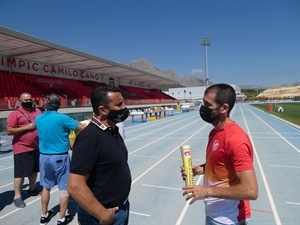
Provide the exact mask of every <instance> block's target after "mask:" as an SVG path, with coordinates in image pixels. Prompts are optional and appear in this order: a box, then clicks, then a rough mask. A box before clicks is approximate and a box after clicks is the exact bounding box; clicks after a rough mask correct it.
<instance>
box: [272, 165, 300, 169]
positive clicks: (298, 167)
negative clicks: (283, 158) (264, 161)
mask: <svg viewBox="0 0 300 225" xmlns="http://www.w3.org/2000/svg"><path fill="white" fill-rule="evenodd" d="M269 166H273V167H283V168H293V169H300V166H282V165H269Z"/></svg>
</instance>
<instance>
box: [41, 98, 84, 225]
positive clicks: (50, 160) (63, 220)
mask: <svg viewBox="0 0 300 225" xmlns="http://www.w3.org/2000/svg"><path fill="white" fill-rule="evenodd" d="M45 101H46V109H47V110H46V111H45V112H44V113H42V114H40V116H38V117H37V118H36V128H37V131H38V137H39V150H40V184H41V186H43V190H42V194H41V205H42V216H41V219H40V224H41V225H43V224H47V223H48V222H49V221H50V220H51V218H52V217H53V215H54V212H53V210H48V204H49V201H50V190H51V188H53V187H54V186H55V185H58V189H59V190H60V215H59V220H58V222H57V224H58V225H65V224H68V223H70V222H71V221H72V219H73V216H72V215H66V211H67V207H68V203H69V194H68V191H67V188H68V178H69V168H70V156H69V153H68V152H69V133H70V131H71V130H83V129H84V125H82V124H80V123H79V122H77V121H75V120H74V119H72V118H71V117H69V116H68V115H64V114H61V113H59V112H58V111H57V110H58V109H59V108H60V105H61V101H60V97H59V96H58V95H57V94H50V95H47V96H46V97H45Z"/></svg>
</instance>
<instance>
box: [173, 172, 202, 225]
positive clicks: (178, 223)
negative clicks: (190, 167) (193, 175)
mask: <svg viewBox="0 0 300 225" xmlns="http://www.w3.org/2000/svg"><path fill="white" fill-rule="evenodd" d="M202 178H203V175H200V176H199V178H198V180H197V182H196V185H199V184H200V182H201V180H202ZM191 200H192V199H190V200H188V201H187V202H186V203H185V205H184V208H183V210H182V211H181V213H180V215H179V217H178V219H177V222H176V225H181V223H182V220H183V218H184V216H185V214H186V212H187V210H188V208H189V206H190V201H191Z"/></svg>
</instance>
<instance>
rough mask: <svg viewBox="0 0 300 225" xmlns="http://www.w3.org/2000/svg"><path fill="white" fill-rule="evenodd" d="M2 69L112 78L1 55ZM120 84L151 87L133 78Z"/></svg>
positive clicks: (101, 79)
mask: <svg viewBox="0 0 300 225" xmlns="http://www.w3.org/2000/svg"><path fill="white" fill-rule="evenodd" d="M0 70H4V71H8V72H19V73H26V74H34V75H41V76H49V77H57V78H67V79H75V80H84V81H95V82H101V83H106V84H109V83H110V82H111V78H110V77H107V76H105V75H102V74H97V73H89V72H85V71H81V70H76V69H70V68H64V67H58V66H54V65H50V64H43V63H39V62H31V61H27V60H23V59H18V58H14V57H6V56H1V55H0ZM116 82H117V83H118V84H124V85H130V86H142V87H150V85H149V84H146V83H144V82H143V83H142V84H138V83H136V82H134V81H131V80H129V81H128V80H126V81H125V80H124V81H123V80H121V81H119V82H118V81H116Z"/></svg>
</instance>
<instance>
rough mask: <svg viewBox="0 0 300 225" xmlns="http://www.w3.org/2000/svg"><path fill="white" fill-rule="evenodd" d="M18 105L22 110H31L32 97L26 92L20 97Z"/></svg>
mask: <svg viewBox="0 0 300 225" xmlns="http://www.w3.org/2000/svg"><path fill="white" fill-rule="evenodd" d="M19 102H20V104H21V105H22V107H23V108H27V109H29V108H32V96H31V94H29V93H28V92H24V93H22V94H21V95H20V99H19Z"/></svg>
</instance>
